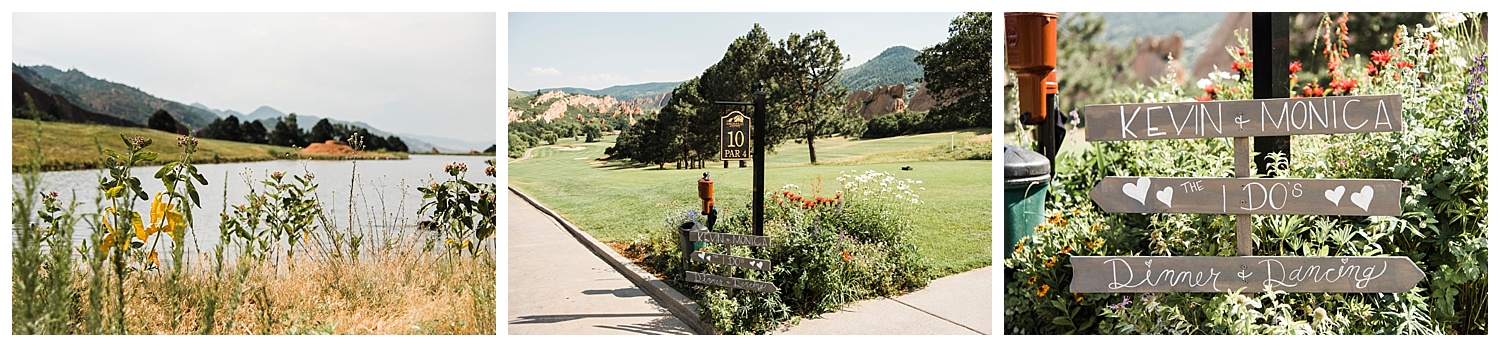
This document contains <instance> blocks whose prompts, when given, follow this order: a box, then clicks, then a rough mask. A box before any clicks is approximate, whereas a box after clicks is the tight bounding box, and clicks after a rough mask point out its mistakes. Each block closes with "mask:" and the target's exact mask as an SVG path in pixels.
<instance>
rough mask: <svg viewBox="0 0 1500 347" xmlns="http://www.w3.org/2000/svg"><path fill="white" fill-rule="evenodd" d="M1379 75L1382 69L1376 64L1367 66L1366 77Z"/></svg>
mask: <svg viewBox="0 0 1500 347" xmlns="http://www.w3.org/2000/svg"><path fill="white" fill-rule="evenodd" d="M1377 73H1380V69H1378V68H1376V67H1375V63H1369V64H1365V75H1368V76H1372V77H1373V76H1375V74H1377Z"/></svg>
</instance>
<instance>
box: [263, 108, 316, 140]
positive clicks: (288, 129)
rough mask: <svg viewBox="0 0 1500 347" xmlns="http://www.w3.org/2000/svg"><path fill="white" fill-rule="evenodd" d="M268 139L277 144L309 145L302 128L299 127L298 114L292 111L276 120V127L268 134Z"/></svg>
mask: <svg viewBox="0 0 1500 347" xmlns="http://www.w3.org/2000/svg"><path fill="white" fill-rule="evenodd" d="M266 141H267V142H268V143H270V144H272V145H276V146H286V147H307V141H306V140H305V139H304V136H303V135H302V129H301V128H298V127H297V114H296V113H292V114H288V115H286V117H283V118H281V119H278V120H276V127H275V128H273V129H272V130H271V133H270V134H266Z"/></svg>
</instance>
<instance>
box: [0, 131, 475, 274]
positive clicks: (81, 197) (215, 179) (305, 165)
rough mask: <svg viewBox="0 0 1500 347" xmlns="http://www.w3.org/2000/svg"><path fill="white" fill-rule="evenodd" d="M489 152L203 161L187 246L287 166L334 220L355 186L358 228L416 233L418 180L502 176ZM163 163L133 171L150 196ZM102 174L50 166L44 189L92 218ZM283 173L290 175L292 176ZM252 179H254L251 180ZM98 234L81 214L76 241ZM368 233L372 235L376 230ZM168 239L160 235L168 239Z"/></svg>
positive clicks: (213, 237) (212, 241)
mask: <svg viewBox="0 0 1500 347" xmlns="http://www.w3.org/2000/svg"><path fill="white" fill-rule="evenodd" d="M487 158H490V157H483V156H443V155H416V154H413V155H412V156H411V159H409V160H361V161H321V160H303V161H294V160H276V161H262V162H251V163H232V164H198V165H197V166H198V172H199V173H201V174H203V176H204V178H207V179H208V185H207V186H199V187H198V195H199V199H200V201H199V202H200V203H201V205H202V207H201V208H195V209H193V219H194V221H193V222H194V226H193V227H192V228H191V229H189V231H188V232H187V234H188V242H187V250H186V251H187V252H190V253H196V252H211V250H212V249H213V247H214V245H216V244H218V243H219V214H220V212H221V211H223V209H224V207H225V206H226V203H227V204H228V206H231V207H230V208H233V207H232V206H234V205H240V204H246V203H247V202H248V200H247V199H246V197H245V196H246V194H249V192H250V188H251V187H252V185H253V187H254V188H255V190H256V192H264V191H265V186H264V185H263V184H261V183H260V181H262V180H269V177H270V176H269V175H270V172H275V171H281V172H286V173H287V174H288V176H290V175H302V174H305V173H308V172H311V173H313V175H314V177H315V179H314V183H316V184H317V185H318V188H317V195H318V199H319V201H321V202H322V203H323V208H324V210H325V212H331V214H332V216H333V220H334V221H336V223H338V225H339V226H340V227H341V228H342V227H347V226H348V225H350V221H351V214H350V210H351V209H350V196H351V193H352V196H353V200H354V207H353V211H354V212H355V213H354V214H353V216H352V219H353V225H355V226H356V227H358V228H360V229H362V230H374V231H378V232H381V233H395V232H418V231H416V223H417V221H418V220H420V219H419V216H418V215H417V209H418V208H420V207H421V204H422V193H421V192H418V191H417V187H419V186H425V185H427V184H428V183H429V182H434V181H442V180H446V179H447V178H448V175H447V174H446V173H444V172H443V166H444V165H447V164H449V163H454V162H459V163H464V164H466V165H467V166H468V168H469V171H468V173H467V175H465V178H466V179H468V180H469V181H471V182H486V183H490V182H496V179H495V178H494V177H488V176H485V175H484V168H485V167H486V166H488V165H487V164H485V163H484V160H485V159H487ZM160 168H161V167H160V166H151V167H140V168H135V169H134V170H133V171H132V174H133V175H134V176H135V177H137V178H139V179H140V180H141V184H142V186H143V187H142V188H144V189H145V191H146V193H147V194H148V195H153V196H154V195H155V194H156V192H160V191H162V190H163V189H165V188H164V187H163V186H162V184H161V181H157V180H156V179H155V178H153V177H152V176H153V175H155V174H156V170H157V169H160ZM101 174H102V172H101V171H99V170H79V171H54V172H45V173H42V180H41V191H42V192H47V191H57V193H58V197H59V198H60V199H62V200H63V201H68V200H70V199H71V200H76V201H78V202H80V205H79V206H78V212H80V213H83V214H88V215H89V217H90V218H98V217H97V216H96V215H94V214H95V213H97V211H99V209H98V207H97V206H95V204H94V199H95V197H97V196H98V195H99V191H98V187H99V177H100V175H101ZM351 179H352V183H353V184H351ZM284 180H285V181H292V178H291V177H287V178H285V179H284ZM247 181H248V182H251V183H250V184H247V183H246V182H247ZM226 182H227V183H228V185H227V193H228V197H227V201H226V197H225V193H226V185H225V183H226ZM11 184H12V187H13V189H16V190H20V189H22V188H23V185H22V182H21V176H20V175H17V174H12V175H11ZM75 193H76V194H77V195H76V197H74V194H75ZM13 194H14V193H13ZM107 203H108V202H106V204H107ZM150 208H151V202H150V201H140V200H137V201H136V204H135V210H136V212H139V213H140V214H141V216H142V217H143V218H145V217H148V216H150ZM147 223H149V222H147ZM315 224H320V223H315ZM345 230H347V229H345ZM92 233H93V230H92V229H91V227H90V226H89V225H88V224H87V223H83V221H80V223H79V224H78V226H77V228H76V229H75V231H74V233H73V243H74V244H75V245H79V244H82V243H83V241H84V240H86V239H87V238H88V237H89V235H90V234H92ZM366 239H367V240H370V239H371V237H366ZM168 240H170V239H168ZM166 241H167V240H163V241H162V242H163V243H164V244H165V242H166ZM11 242H12V244H14V243H15V242H16V234H15V232H14V231H12V233H11ZM158 247H160V246H158ZM161 249H163V250H164V249H166V248H161Z"/></svg>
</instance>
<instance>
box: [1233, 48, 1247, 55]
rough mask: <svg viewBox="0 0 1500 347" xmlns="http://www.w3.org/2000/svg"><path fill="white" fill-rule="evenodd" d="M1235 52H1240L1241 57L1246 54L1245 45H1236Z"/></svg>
mask: <svg viewBox="0 0 1500 347" xmlns="http://www.w3.org/2000/svg"><path fill="white" fill-rule="evenodd" d="M1234 53H1235V54H1239V55H1240V56H1241V57H1243V56H1245V47H1235V48H1234Z"/></svg>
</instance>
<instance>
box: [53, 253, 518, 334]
mask: <svg viewBox="0 0 1500 347" xmlns="http://www.w3.org/2000/svg"><path fill="white" fill-rule="evenodd" d="M410 243H413V244H410V245H407V246H413V247H404V248H405V249H406V250H393V251H379V252H375V253H376V254H372V255H371V256H369V257H366V258H365V259H362V260H360V261H356V262H325V261H319V260H318V259H319V258H318V255H317V254H315V253H311V252H310V253H307V254H299V255H298V256H296V257H294V258H291V259H282V261H281V262H280V264H279V266H278V265H273V264H272V263H270V262H262V263H252V262H248V261H247V262H242V263H239V264H228V265H225V269H224V270H225V271H224V272H223V273H222V274H216V273H215V271H214V269H212V266H195V267H194V268H193V269H192V270H189V271H185V273H184V274H183V277H182V278H179V279H178V280H177V282H176V283H172V281H171V280H170V275H168V274H165V273H154V272H149V271H148V272H141V273H136V274H132V275H131V276H130V277H128V278H127V281H126V283H125V295H126V300H125V303H126V305H125V310H124V311H125V315H126V317H125V322H126V331H125V332H126V333H129V334H195V333H213V334H494V333H495V268H494V261H493V259H492V258H488V257H486V258H473V257H452V256H443V255H441V253H436V252H423V251H421V250H420V247H419V246H418V245H415V244H414V243H415V242H410ZM204 258H207V255H205V257H204ZM85 277H86V276H79V278H78V281H76V282H75V286H76V287H77V288H79V289H80V290H83V289H86V288H87V285H86V283H84V281H85V280H86V278H85ZM105 302H113V300H106V301H105ZM76 305H77V306H78V307H79V309H80V311H92V310H94V308H92V307H90V306H89V305H88V303H87V302H80V303H76ZM96 312H103V314H104V317H102V318H104V321H106V322H109V321H114V318H115V317H110V315H109V312H111V311H110V310H97V311H96ZM80 317H81V315H80ZM204 317H211V318H207V319H205V318H204ZM77 323H78V324H79V326H80V327H81V326H82V323H83V322H82V321H79V322H77Z"/></svg>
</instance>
